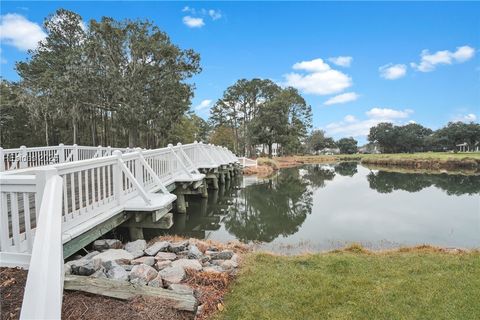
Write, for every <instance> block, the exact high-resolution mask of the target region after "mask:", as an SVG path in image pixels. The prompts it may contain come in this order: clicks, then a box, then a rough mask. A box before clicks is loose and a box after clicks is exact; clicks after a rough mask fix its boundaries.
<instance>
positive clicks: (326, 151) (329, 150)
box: [317, 148, 340, 155]
mask: <svg viewBox="0 0 480 320" xmlns="http://www.w3.org/2000/svg"><path fill="white" fill-rule="evenodd" d="M317 154H330V155H331V154H340V149H339V148H323V149H322V150H318V151H317Z"/></svg>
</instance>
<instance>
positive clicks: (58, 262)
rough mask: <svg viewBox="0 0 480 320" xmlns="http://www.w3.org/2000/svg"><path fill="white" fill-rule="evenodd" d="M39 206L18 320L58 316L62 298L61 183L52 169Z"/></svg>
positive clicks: (56, 317)
mask: <svg viewBox="0 0 480 320" xmlns="http://www.w3.org/2000/svg"><path fill="white" fill-rule="evenodd" d="M48 175H49V176H48V178H47V182H46V185H45V192H44V193H43V197H42V202H41V206H40V213H39V220H38V225H37V230H36V233H35V240H34V243H33V250H32V256H31V260H30V263H31V265H34V266H35V267H34V268H31V269H30V270H29V272H28V277H27V282H26V285H25V291H24V296H23V303H22V309H21V313H20V319H60V318H61V312H62V297H63V276H64V272H63V248H62V221H61V213H62V197H61V194H62V184H63V180H62V178H60V177H59V176H58V175H55V169H52V170H50V171H49V172H48Z"/></svg>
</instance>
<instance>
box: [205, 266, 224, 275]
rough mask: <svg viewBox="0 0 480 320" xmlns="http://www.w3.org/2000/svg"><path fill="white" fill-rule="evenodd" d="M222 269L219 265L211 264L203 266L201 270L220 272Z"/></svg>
mask: <svg viewBox="0 0 480 320" xmlns="http://www.w3.org/2000/svg"><path fill="white" fill-rule="evenodd" d="M222 271H223V269H222V268H221V267H219V266H211V267H205V268H203V272H212V273H220V272H222Z"/></svg>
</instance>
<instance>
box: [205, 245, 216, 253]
mask: <svg viewBox="0 0 480 320" xmlns="http://www.w3.org/2000/svg"><path fill="white" fill-rule="evenodd" d="M207 251H215V252H216V251H218V248H217V247H215V246H209V247H208V248H207Z"/></svg>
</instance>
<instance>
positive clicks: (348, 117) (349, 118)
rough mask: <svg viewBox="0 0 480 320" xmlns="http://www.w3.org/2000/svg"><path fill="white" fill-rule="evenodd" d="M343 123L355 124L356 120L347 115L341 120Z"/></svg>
mask: <svg viewBox="0 0 480 320" xmlns="http://www.w3.org/2000/svg"><path fill="white" fill-rule="evenodd" d="M343 121H345V122H355V121H357V118H355V116H352V115H351V114H347V115H346V116H345V118H343Z"/></svg>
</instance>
